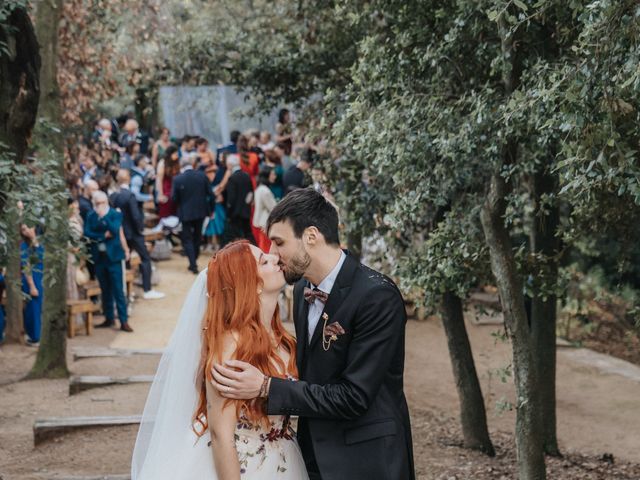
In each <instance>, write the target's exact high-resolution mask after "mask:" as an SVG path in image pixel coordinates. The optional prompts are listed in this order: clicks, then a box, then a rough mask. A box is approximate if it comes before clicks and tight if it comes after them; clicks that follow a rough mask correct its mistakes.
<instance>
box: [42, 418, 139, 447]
mask: <svg viewBox="0 0 640 480" xmlns="http://www.w3.org/2000/svg"><path fill="white" fill-rule="evenodd" d="M141 421H142V415H129V416H121V417H52V418H40V419H37V420H36V421H35V423H34V424H33V443H34V445H35V446H38V445H40V444H41V443H42V442H44V441H46V440H50V439H52V438H55V437H59V436H61V435H64V434H65V433H68V432H73V431H77V430H83V429H88V428H104V427H118V426H122V425H136V424H139V423H140V422H141Z"/></svg>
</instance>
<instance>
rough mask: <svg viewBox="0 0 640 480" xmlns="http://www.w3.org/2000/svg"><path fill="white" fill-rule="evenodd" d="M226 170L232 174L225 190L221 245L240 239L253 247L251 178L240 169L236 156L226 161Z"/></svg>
mask: <svg viewBox="0 0 640 480" xmlns="http://www.w3.org/2000/svg"><path fill="white" fill-rule="evenodd" d="M227 169H228V170H229V171H230V172H232V173H231V176H230V177H229V181H228V182H227V187H226V189H225V194H226V202H225V203H226V207H227V225H226V227H225V230H224V235H223V240H222V245H223V246H224V245H226V244H227V243H229V242H231V241H233V240H238V239H241V238H244V239H246V240H249V241H250V242H251V243H253V244H254V245H255V244H256V240H255V238H254V237H253V232H252V231H251V203H252V202H253V184H252V183H251V177H250V176H249V174H248V173H246V172H243V171H242V170H241V169H240V160H239V158H238V156H237V155H231V156H230V157H229V158H228V159H227Z"/></svg>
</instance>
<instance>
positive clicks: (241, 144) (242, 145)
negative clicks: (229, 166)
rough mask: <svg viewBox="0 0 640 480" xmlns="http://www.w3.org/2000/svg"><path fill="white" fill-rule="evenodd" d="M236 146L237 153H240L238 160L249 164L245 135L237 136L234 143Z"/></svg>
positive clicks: (247, 141)
mask: <svg viewBox="0 0 640 480" xmlns="http://www.w3.org/2000/svg"><path fill="white" fill-rule="evenodd" d="M236 145H237V147H238V154H239V155H240V161H241V162H242V163H243V164H244V165H245V166H247V167H248V166H249V165H250V162H249V153H250V151H249V139H248V138H247V137H246V135H240V136H239V137H238V143H237V144H236Z"/></svg>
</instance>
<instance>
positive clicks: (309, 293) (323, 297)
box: [304, 287, 329, 303]
mask: <svg viewBox="0 0 640 480" xmlns="http://www.w3.org/2000/svg"><path fill="white" fill-rule="evenodd" d="M328 298H329V294H328V293H326V292H323V291H322V290H318V289H317V288H314V289H311V288H309V287H304V299H305V300H306V301H307V302H309V303H313V302H315V301H316V300H320V301H321V302H322V303H327V299H328Z"/></svg>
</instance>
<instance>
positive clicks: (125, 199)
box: [109, 169, 165, 300]
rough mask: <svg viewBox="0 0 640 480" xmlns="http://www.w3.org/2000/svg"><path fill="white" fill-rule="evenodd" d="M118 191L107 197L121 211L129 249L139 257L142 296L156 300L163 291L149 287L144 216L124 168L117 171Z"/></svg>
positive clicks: (149, 261)
mask: <svg viewBox="0 0 640 480" xmlns="http://www.w3.org/2000/svg"><path fill="white" fill-rule="evenodd" d="M116 181H117V183H118V191H117V192H116V193H114V194H112V195H111V197H109V203H110V204H111V206H112V207H113V208H116V209H118V210H119V211H120V213H122V230H123V232H124V238H125V240H126V242H127V246H128V247H129V250H134V251H135V252H137V253H138V256H139V257H140V276H141V277H142V289H143V290H144V294H143V298H144V299H145V300H156V299H159V298H164V296H165V295H164V293H162V292H158V291H156V290H153V289H152V288H151V257H150V256H149V251H148V250H147V246H146V245H145V243H144V235H143V234H142V232H143V231H144V216H143V214H142V210H140V206H139V204H138V202H137V197H136V196H135V195H134V193H133V192H132V191H131V190H130V188H129V184H130V182H131V178H130V173H129V171H128V170H126V169H121V170H119V171H118V175H117V177H116Z"/></svg>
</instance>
